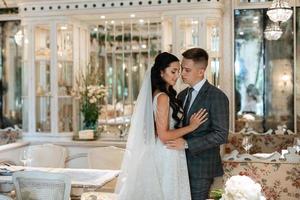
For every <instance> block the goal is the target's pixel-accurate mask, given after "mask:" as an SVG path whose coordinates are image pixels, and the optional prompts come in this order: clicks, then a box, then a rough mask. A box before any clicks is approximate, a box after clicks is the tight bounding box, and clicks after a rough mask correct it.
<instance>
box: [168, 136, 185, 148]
mask: <svg viewBox="0 0 300 200" xmlns="http://www.w3.org/2000/svg"><path fill="white" fill-rule="evenodd" d="M185 144H186V141H185V139H183V138H178V139H176V140H170V141H168V142H167V143H166V146H167V148H168V149H175V150H183V149H185V146H186V145H185Z"/></svg>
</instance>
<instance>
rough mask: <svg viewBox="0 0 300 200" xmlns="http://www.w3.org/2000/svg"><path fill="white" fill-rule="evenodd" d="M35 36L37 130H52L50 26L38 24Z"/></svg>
mask: <svg viewBox="0 0 300 200" xmlns="http://www.w3.org/2000/svg"><path fill="white" fill-rule="evenodd" d="M34 38H35V61H34V62H35V82H36V83H35V87H36V88H35V91H36V92H35V96H36V131H37V132H51V109H50V107H51V78H50V74H51V73H50V71H51V68H50V57H51V55H50V54H51V52H50V27H49V25H37V26H36V27H35V29H34Z"/></svg>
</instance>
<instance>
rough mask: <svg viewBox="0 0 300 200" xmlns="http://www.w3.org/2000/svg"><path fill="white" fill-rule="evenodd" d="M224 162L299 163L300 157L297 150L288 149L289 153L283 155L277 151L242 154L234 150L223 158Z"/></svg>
mask: <svg viewBox="0 0 300 200" xmlns="http://www.w3.org/2000/svg"><path fill="white" fill-rule="evenodd" d="M223 161H233V162H264V163H273V162H275V163H299V162H300V155H298V154H297V153H296V149H294V148H293V147H288V150H287V153H285V154H284V155H281V154H280V153H278V152H277V151H275V152H273V153H269V154H267V153H264V154H263V153H260V154H252V155H251V154H240V153H239V152H238V151H237V150H233V151H232V152H231V153H230V154H226V155H224V156H223Z"/></svg>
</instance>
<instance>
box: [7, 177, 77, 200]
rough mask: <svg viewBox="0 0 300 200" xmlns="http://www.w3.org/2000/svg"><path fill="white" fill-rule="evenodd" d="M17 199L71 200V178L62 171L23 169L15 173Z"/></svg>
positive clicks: (14, 181)
mask: <svg viewBox="0 0 300 200" xmlns="http://www.w3.org/2000/svg"><path fill="white" fill-rule="evenodd" d="M13 183H14V186H15V189H16V196H17V200H30V199H34V200H45V199H47V200H69V198H70V193H71V179H70V177H68V176H67V175H64V174H60V173H49V172H38V171H22V172H15V173H14V174H13Z"/></svg>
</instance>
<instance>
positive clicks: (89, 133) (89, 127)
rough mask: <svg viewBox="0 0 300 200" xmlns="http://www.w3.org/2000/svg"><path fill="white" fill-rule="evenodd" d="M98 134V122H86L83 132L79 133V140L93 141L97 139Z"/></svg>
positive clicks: (84, 122)
mask: <svg viewBox="0 0 300 200" xmlns="http://www.w3.org/2000/svg"><path fill="white" fill-rule="evenodd" d="M96 133H97V120H89V121H87V120H84V121H83V130H81V131H79V134H78V136H79V139H84V140H93V139H95V138H96V136H97V135H96Z"/></svg>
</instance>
